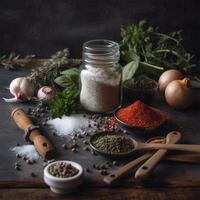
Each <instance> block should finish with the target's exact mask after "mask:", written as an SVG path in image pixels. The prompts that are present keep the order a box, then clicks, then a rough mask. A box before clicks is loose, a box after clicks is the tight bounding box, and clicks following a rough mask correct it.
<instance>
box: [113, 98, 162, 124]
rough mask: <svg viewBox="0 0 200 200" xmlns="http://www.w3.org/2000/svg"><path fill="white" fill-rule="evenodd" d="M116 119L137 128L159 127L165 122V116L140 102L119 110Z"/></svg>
mask: <svg viewBox="0 0 200 200" xmlns="http://www.w3.org/2000/svg"><path fill="white" fill-rule="evenodd" d="M116 115H117V117H118V118H119V119H120V120H121V121H122V122H124V123H127V124H128V125H132V126H138V127H152V126H159V125H161V124H162V123H163V122H164V121H165V120H166V117H165V115H164V114H163V113H162V112H161V111H158V110H157V109H154V108H152V107H150V106H147V105H145V104H144V103H142V102H141V101H136V102H134V103H133V104H131V105H129V106H128V107H125V108H122V109H120V110H119V111H118V112H117V113H116Z"/></svg>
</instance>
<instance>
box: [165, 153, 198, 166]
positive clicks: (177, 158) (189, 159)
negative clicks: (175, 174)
mask: <svg viewBox="0 0 200 200" xmlns="http://www.w3.org/2000/svg"><path fill="white" fill-rule="evenodd" d="M164 160H166V161H174V162H185V163H190V164H200V155H199V154H177V155H167V156H165V157H164Z"/></svg>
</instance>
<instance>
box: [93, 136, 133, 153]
mask: <svg viewBox="0 0 200 200" xmlns="http://www.w3.org/2000/svg"><path fill="white" fill-rule="evenodd" d="M92 144H93V145H94V147H96V148H97V149H98V150H100V151H102V152H105V153H108V154H116V153H128V152H131V151H133V149H134V144H133V142H132V140H131V139H130V138H128V137H126V136H122V135H117V134H107V135H99V136H97V137H95V138H94V139H93V140H92Z"/></svg>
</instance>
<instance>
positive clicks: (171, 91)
mask: <svg viewBox="0 0 200 200" xmlns="http://www.w3.org/2000/svg"><path fill="white" fill-rule="evenodd" d="M165 100H166V102H167V103H168V104H169V105H170V106H171V107H173V108H176V109H186V108H188V107H189V106H190V105H192V103H193V94H192V89H191V88H190V87H189V79H188V78H184V79H183V80H175V81H172V82H171V83H169V84H168V85H167V87H166V89H165Z"/></svg>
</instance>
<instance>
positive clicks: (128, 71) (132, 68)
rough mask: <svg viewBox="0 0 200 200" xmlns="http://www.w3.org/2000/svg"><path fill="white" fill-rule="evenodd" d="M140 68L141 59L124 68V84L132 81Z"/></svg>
mask: <svg viewBox="0 0 200 200" xmlns="http://www.w3.org/2000/svg"><path fill="white" fill-rule="evenodd" d="M138 67H139V59H136V60H134V61H131V62H130V63H128V64H127V65H126V66H125V67H124V68H123V74H122V75H123V76H122V77H123V78H122V80H123V82H124V81H126V80H129V79H131V78H132V77H133V76H134V75H135V73H136V72H137V70H138Z"/></svg>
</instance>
